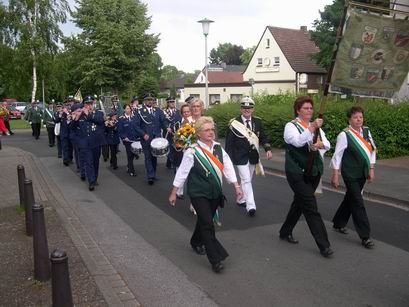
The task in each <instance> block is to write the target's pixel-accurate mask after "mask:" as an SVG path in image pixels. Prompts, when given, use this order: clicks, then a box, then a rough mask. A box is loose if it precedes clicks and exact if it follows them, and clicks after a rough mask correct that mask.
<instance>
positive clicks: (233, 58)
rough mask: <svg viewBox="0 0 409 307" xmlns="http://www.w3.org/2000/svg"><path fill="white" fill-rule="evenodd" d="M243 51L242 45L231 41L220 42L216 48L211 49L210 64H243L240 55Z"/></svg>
mask: <svg viewBox="0 0 409 307" xmlns="http://www.w3.org/2000/svg"><path fill="white" fill-rule="evenodd" d="M243 52H244V49H243V47H242V46H237V45H233V44H231V43H224V44H219V46H217V48H216V49H215V48H213V49H212V50H211V51H210V64H221V63H226V64H227V65H240V64H242V62H241V60H240V56H241V55H242V53H243Z"/></svg>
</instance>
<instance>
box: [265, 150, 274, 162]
mask: <svg viewBox="0 0 409 307" xmlns="http://www.w3.org/2000/svg"><path fill="white" fill-rule="evenodd" d="M272 157H273V153H272V152H271V150H268V151H266V158H267V160H271V158H272Z"/></svg>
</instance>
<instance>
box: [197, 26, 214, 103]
mask: <svg viewBox="0 0 409 307" xmlns="http://www.w3.org/2000/svg"><path fill="white" fill-rule="evenodd" d="M198 22H199V23H201V24H202V28H203V35H204V37H205V75H206V80H205V109H207V108H208V107H209V81H208V67H207V35H208V34H209V27H210V24H211V23H212V22H214V21H213V20H209V19H207V18H205V19H202V20H199V21H198Z"/></svg>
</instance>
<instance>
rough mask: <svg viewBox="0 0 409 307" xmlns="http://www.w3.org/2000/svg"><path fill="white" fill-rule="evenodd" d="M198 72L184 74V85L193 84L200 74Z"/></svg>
mask: <svg viewBox="0 0 409 307" xmlns="http://www.w3.org/2000/svg"><path fill="white" fill-rule="evenodd" d="M200 72H201V71H200V70H195V72H193V73H190V72H189V73H186V74H185V84H191V83H193V82H195V80H196V78H197V76H198V75H199V74H200Z"/></svg>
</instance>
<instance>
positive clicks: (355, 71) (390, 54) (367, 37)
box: [330, 10, 409, 98]
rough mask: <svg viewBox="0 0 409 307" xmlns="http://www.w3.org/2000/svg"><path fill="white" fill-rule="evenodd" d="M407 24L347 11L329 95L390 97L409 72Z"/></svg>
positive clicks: (397, 20)
mask: <svg viewBox="0 0 409 307" xmlns="http://www.w3.org/2000/svg"><path fill="white" fill-rule="evenodd" d="M408 57H409V21H408V20H403V19H393V18H392V17H385V16H377V15H372V14H368V13H359V12H357V11H354V10H352V11H350V15H349V17H348V19H347V21H346V25H345V29H344V35H343V38H342V40H341V43H340V45H339V49H338V53H337V58H336V62H335V67H334V71H333V74H332V77H331V88H330V91H331V92H335V93H343V94H352V95H355V96H366V97H380V98H391V97H392V96H393V95H394V94H395V92H397V91H399V89H400V87H401V86H402V83H403V81H404V80H405V77H406V76H407V74H408V70H409V60H408Z"/></svg>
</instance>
